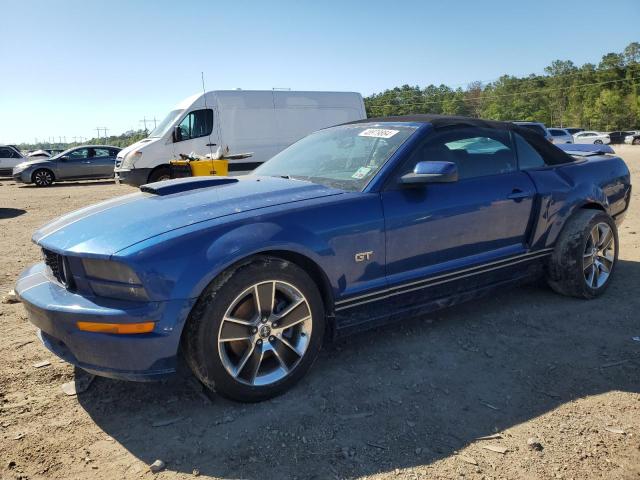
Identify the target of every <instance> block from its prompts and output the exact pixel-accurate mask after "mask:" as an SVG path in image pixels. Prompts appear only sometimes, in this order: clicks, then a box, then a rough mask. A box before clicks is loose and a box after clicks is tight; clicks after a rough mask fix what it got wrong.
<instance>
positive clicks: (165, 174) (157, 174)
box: [148, 166, 171, 183]
mask: <svg viewBox="0 0 640 480" xmlns="http://www.w3.org/2000/svg"><path fill="white" fill-rule="evenodd" d="M169 179H171V170H170V169H169V167H165V166H162V167H158V168H156V169H155V170H154V171H153V172H151V173H150V174H149V180H148V182H149V183H154V182H161V181H163V180H169Z"/></svg>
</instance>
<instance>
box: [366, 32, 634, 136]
mask: <svg viewBox="0 0 640 480" xmlns="http://www.w3.org/2000/svg"><path fill="white" fill-rule="evenodd" d="M639 90H640V43H638V42H633V43H630V44H629V45H628V46H627V47H626V48H625V49H624V51H623V52H622V53H608V54H606V55H604V56H603V57H602V60H601V61H600V63H598V65H595V64H592V63H586V64H584V65H582V66H577V65H575V64H574V63H573V62H572V61H571V60H555V61H553V62H552V63H551V65H549V66H548V67H546V68H545V69H544V74H542V75H536V74H531V75H528V76H526V77H516V76H511V75H503V76H501V77H500V78H498V79H497V80H495V81H492V82H488V83H482V82H479V81H476V82H472V83H470V84H469V85H468V86H467V87H466V88H464V89H463V88H456V89H453V88H451V87H449V86H446V85H439V86H436V85H429V86H427V87H425V88H420V87H419V86H417V85H416V86H411V85H403V86H401V87H396V88H393V89H390V90H385V91H384V92H382V93H376V94H373V95H371V96H369V97H367V98H365V107H366V110H367V116H369V117H379V116H386V115H407V114H416V113H432V114H442V115H463V116H471V117H478V118H486V119H493V120H527V121H538V122H543V123H545V124H546V125H547V126H565V127H582V128H586V129H593V130H605V131H611V130H625V129H638V128H640V91H639Z"/></svg>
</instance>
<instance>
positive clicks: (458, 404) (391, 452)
mask: <svg viewBox="0 0 640 480" xmlns="http://www.w3.org/2000/svg"><path fill="white" fill-rule="evenodd" d="M617 151H618V153H619V154H620V155H621V156H622V157H623V158H625V160H626V161H627V163H628V164H629V166H630V168H631V169H632V171H633V174H634V177H635V181H636V183H640V147H632V146H629V147H620V148H618V149H617ZM130 191H131V189H130V188H129V187H125V186H117V185H114V184H113V183H111V182H84V183H81V182H79V183H69V184H62V185H55V186H53V187H51V188H47V189H37V188H33V187H29V186H19V185H15V184H14V183H13V182H12V181H11V180H8V179H4V180H0V245H1V246H2V261H1V262H2V263H1V265H2V267H1V269H0V294H4V293H5V292H6V291H8V290H10V289H11V288H12V287H13V283H14V281H15V278H16V276H17V275H18V273H19V272H20V271H21V270H22V269H23V268H24V267H26V266H27V265H29V264H31V263H34V262H36V261H38V260H39V258H40V255H39V251H38V249H37V248H36V247H35V246H34V245H33V244H32V243H31V241H30V237H31V234H32V232H33V231H34V230H35V229H36V228H37V227H39V226H40V225H42V224H43V223H45V222H47V221H48V220H51V219H53V218H54V217H56V216H58V215H60V214H62V213H65V212H67V211H70V210H73V209H76V208H79V207H82V206H84V205H87V204H90V203H94V202H97V201H100V200H103V199H106V198H109V197H113V196H116V195H120V194H124V193H128V192H130ZM638 191H640V189H637V188H636V190H635V194H634V201H633V202H634V203H633V205H632V208H631V210H630V212H629V215H628V216H627V219H626V222H625V223H624V224H623V226H622V228H621V230H620V241H621V247H620V262H619V265H618V270H617V272H616V275H615V278H614V279H613V282H612V285H611V288H610V289H609V291H608V292H607V293H606V294H605V295H604V296H603V297H601V298H599V299H597V300H593V301H581V300H577V299H570V298H563V297H561V296H558V295H556V294H554V293H552V292H551V291H550V290H549V289H547V288H546V287H544V286H542V285H532V286H529V287H526V288H520V289H518V290H511V291H506V292H504V293H501V294H499V295H496V296H494V297H492V298H487V299H485V300H482V301H476V302H473V303H469V304H465V305H462V306H459V307H456V308H453V309H450V310H447V311H442V312H438V313H436V314H433V315H430V316H428V317H425V318H421V319H416V320H408V321H406V322H403V323H400V324H396V325H392V326H388V327H386V328H382V329H378V330H374V331H370V332H368V333H366V334H362V335H359V336H355V337H351V338H348V339H345V340H342V341H340V342H338V343H337V344H334V345H332V346H329V347H328V348H326V349H325V350H324V351H323V352H322V354H321V356H320V359H319V361H318V362H317V363H316V365H315V366H314V368H313V369H312V370H311V372H310V374H309V375H308V376H307V377H306V378H305V379H304V380H303V381H302V382H301V383H300V384H299V385H298V386H297V387H296V388H295V389H294V390H293V391H291V392H290V393H288V394H286V395H284V396H282V397H280V398H277V399H275V400H272V401H267V402H264V403H261V404H256V405H242V404H236V403H232V402H229V401H226V400H224V399H222V398H219V397H217V396H215V395H212V396H210V397H208V396H206V395H204V394H203V393H202V390H201V389H200V387H199V385H198V384H197V383H196V382H195V381H194V380H193V378H192V377H191V376H190V375H189V374H188V372H183V373H182V374H181V375H178V376H175V378H173V379H171V380H169V381H166V382H163V383H145V384H143V383H127V382H118V381H114V380H108V379H103V378H96V379H95V380H94V382H93V383H92V384H91V386H90V387H89V389H88V390H87V391H86V392H84V393H82V394H80V395H78V396H77V397H74V396H66V395H65V394H64V393H63V392H62V391H61V385H62V384H63V383H65V382H68V381H71V380H73V379H74V375H75V374H76V373H75V372H74V369H73V367H71V366H70V365H68V364H66V363H64V362H62V361H60V360H58V359H57V358H56V357H54V356H53V355H52V354H50V353H49V352H48V351H47V350H46V349H45V348H44V347H43V346H42V345H41V344H40V342H39V341H38V340H37V339H36V337H35V329H34V327H33V326H31V324H30V323H29V322H28V320H27V316H26V313H25V311H24V308H23V307H22V305H20V304H11V305H7V304H0V328H1V332H2V333H1V334H0V478H2V479H5V478H6V479H14V478H16V479H17V478H21V479H26V478H97V479H114V478H152V477H154V476H155V477H157V478H158V479H175V478H191V477H193V476H196V475H199V476H201V477H211V478H246V479H256V480H261V479H283V478H298V479H306V478H316V479H326V478H329V479H333V478H335V479H340V478H375V479H380V478H400V479H416V478H425V479H427V478H428V479H462V478H464V479H468V478H469V479H487V480H488V479H507V478H510V479H547V478H565V479H640V375H639V373H640V368H639V367H640V341H638V340H637V339H636V340H634V339H633V337H638V336H640V316H639V313H638V312H640V290H639V288H638V285H639V284H640V208H639V205H640V199H639V198H638ZM43 360H48V361H50V362H51V363H50V365H48V366H44V367H40V368H36V367H34V364H36V363H37V362H40V361H43ZM77 374H78V375H82V372H78V373H77ZM485 436H493V437H492V438H489V439H481V437H485ZM531 438H534V439H535V442H537V443H538V444H539V445H533V446H530V445H529V444H528V441H529V439H531ZM534 447H535V448H534ZM156 459H160V460H162V461H164V462H165V463H166V468H165V469H164V470H163V471H161V472H160V473H158V474H153V473H151V472H150V471H149V468H148V466H149V465H150V464H151V463H153V462H154V461H155V460H156Z"/></svg>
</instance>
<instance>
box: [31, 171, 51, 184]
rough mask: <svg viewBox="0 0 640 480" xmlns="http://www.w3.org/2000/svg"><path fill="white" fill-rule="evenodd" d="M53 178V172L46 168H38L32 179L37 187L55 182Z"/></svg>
mask: <svg viewBox="0 0 640 480" xmlns="http://www.w3.org/2000/svg"><path fill="white" fill-rule="evenodd" d="M53 180H54V177H53V172H52V171H51V170H48V169H46V168H41V169H38V170H36V171H35V172H33V174H32V175H31V181H32V182H33V183H34V184H35V185H36V187H48V186H50V185H52V184H53Z"/></svg>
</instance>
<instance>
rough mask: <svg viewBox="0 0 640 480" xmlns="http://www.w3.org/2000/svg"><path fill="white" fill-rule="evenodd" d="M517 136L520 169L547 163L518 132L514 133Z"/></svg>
mask: <svg viewBox="0 0 640 480" xmlns="http://www.w3.org/2000/svg"><path fill="white" fill-rule="evenodd" d="M513 137H514V138H515V144H516V151H517V152H518V165H519V166H520V170H526V169H528V168H538V167H543V166H544V165H545V161H544V158H542V156H541V155H540V154H539V153H538V152H537V151H536V150H535V149H534V148H533V147H532V146H531V145H529V142H527V141H526V140H525V139H524V138H522V137H521V136H520V135H518V134H517V133H514V134H513Z"/></svg>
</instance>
